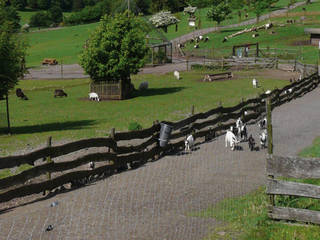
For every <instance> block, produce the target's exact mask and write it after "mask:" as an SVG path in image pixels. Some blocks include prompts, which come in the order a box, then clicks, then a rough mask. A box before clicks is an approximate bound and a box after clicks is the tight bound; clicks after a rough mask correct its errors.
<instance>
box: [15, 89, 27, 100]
mask: <svg viewBox="0 0 320 240" xmlns="http://www.w3.org/2000/svg"><path fill="white" fill-rule="evenodd" d="M16 95H17V97H18V98H20V99H22V100H29V99H28V97H27V96H26V95H25V94H24V93H23V92H22V90H21V88H17V89H16Z"/></svg>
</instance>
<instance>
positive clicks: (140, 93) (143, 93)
mask: <svg viewBox="0 0 320 240" xmlns="http://www.w3.org/2000/svg"><path fill="white" fill-rule="evenodd" d="M185 88H186V87H167V88H149V89H145V90H137V91H135V92H134V93H133V95H132V97H149V96H155V95H166V94H172V93H176V92H180V91H182V90H183V89H185Z"/></svg>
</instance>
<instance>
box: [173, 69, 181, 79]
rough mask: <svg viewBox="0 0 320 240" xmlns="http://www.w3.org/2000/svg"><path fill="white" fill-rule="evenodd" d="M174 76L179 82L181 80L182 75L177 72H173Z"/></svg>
mask: <svg viewBox="0 0 320 240" xmlns="http://www.w3.org/2000/svg"><path fill="white" fill-rule="evenodd" d="M173 75H174V77H175V78H176V79H177V80H179V79H180V73H179V72H178V71H177V70H176V71H174V72H173Z"/></svg>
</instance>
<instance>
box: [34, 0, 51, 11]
mask: <svg viewBox="0 0 320 240" xmlns="http://www.w3.org/2000/svg"><path fill="white" fill-rule="evenodd" d="M37 3H38V8H40V9H43V10H48V9H49V8H50V1H49V0H37Z"/></svg>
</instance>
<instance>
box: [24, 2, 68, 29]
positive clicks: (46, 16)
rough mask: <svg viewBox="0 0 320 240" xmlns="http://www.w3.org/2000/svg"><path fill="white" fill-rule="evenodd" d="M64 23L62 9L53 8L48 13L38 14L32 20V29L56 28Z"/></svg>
mask: <svg viewBox="0 0 320 240" xmlns="http://www.w3.org/2000/svg"><path fill="white" fill-rule="evenodd" d="M62 21H63V13H62V9H61V8H60V7H59V6H52V7H51V8H50V9H49V10H48V11H46V12H37V13H35V14H34V15H32V16H31V18H30V26H31V27H48V26H56V25H58V24H59V23H61V22H62Z"/></svg>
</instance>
